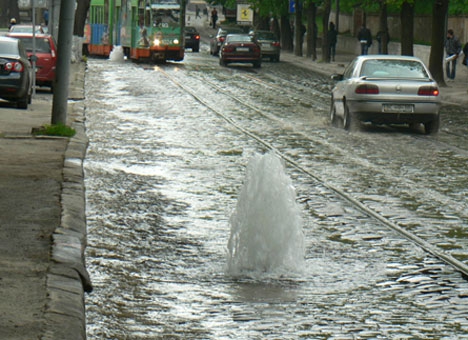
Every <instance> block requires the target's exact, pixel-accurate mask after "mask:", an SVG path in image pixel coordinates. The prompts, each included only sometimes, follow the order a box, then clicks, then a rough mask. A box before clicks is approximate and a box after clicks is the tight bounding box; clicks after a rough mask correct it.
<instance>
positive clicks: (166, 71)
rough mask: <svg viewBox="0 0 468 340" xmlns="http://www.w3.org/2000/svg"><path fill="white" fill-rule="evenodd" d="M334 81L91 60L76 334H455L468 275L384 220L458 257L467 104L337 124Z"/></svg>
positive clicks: (279, 69)
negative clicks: (425, 114)
mask: <svg viewBox="0 0 468 340" xmlns="http://www.w3.org/2000/svg"><path fill="white" fill-rule="evenodd" d="M331 86H332V84H331V82H330V81H329V80H328V79H326V78H324V77H323V76H320V75H317V74H314V73H312V72H311V71H306V70H303V69H300V68H298V67H296V66H294V65H292V64H288V63H286V62H281V63H268V62H265V63H263V64H262V68H261V69H260V70H256V71H253V70H252V69H251V68H250V67H249V66H240V67H235V66H230V67H227V68H222V67H220V66H219V65H218V60H217V59H216V58H214V57H211V56H208V55H206V54H204V53H200V54H190V53H188V54H187V56H186V59H185V61H184V62H183V63H176V64H167V65H160V66H154V65H144V64H133V63H131V62H112V61H109V60H90V61H89V62H88V71H87V74H86V87H85V88H86V128H87V135H88V137H89V140H90V144H89V148H88V151H87V156H86V162H85V177H86V194H87V223H88V247H87V253H86V256H87V258H86V261H87V267H88V270H89V272H90V275H91V279H92V282H93V286H94V291H93V292H92V293H91V294H89V295H87V296H86V309H87V332H88V338H89V339H91V340H94V339H132V340H133V339H389V338H397V339H468V336H467V335H466V334H468V319H467V314H466V311H467V309H468V281H467V280H466V278H464V277H463V276H462V274H461V273H460V272H459V271H457V270H456V269H455V268H454V267H452V266H450V265H447V264H446V263H444V262H442V261H441V260H440V259H439V258H438V257H436V256H434V255H433V254H430V253H428V252H426V251H424V250H423V249H422V248H421V247H420V246H419V245H418V244H416V243H415V242H413V241H411V240H409V239H408V238H407V237H404V236H403V235H401V234H400V233H398V232H397V231H396V230H394V229H392V228H391V227H389V225H390V226H391V225H392V224H396V225H398V226H399V227H401V228H404V229H405V230H407V231H409V232H411V233H414V235H416V236H417V237H419V238H422V239H423V240H425V241H426V242H428V243H429V244H430V245H431V246H433V247H434V248H435V249H437V250H438V251H441V252H444V253H447V254H449V255H450V256H453V258H455V259H457V260H458V261H461V262H463V263H465V262H467V261H468V237H467V236H468V206H467V203H466V196H467V194H468V185H467V181H468V180H467V177H466V168H467V164H468V144H467V142H466V141H467V140H466V138H467V130H468V123H467V120H466V118H467V111H466V110H465V111H463V110H461V109H460V108H457V107H444V108H443V113H444V116H443V118H442V132H441V133H440V134H439V135H438V136H436V137H428V136H425V135H423V134H422V133H421V132H419V131H411V130H409V129H407V128H400V127H397V128H386V127H370V126H365V127H363V129H362V131H361V132H353V133H348V132H346V131H344V130H342V129H338V128H334V127H332V126H331V124H330V122H329V114H328V110H329V100H330V97H329V90H330V88H331ZM271 150H273V151H271ZM356 202H357V203H359V204H356ZM360 205H363V206H365V209H363V208H362V207H361V206H360ZM366 209H369V210H372V211H373V212H375V213H376V214H378V215H379V216H382V219H383V220H385V221H384V222H382V221H379V220H377V219H376V218H373V217H372V216H369V214H368V213H367V212H366ZM386 221H388V222H386Z"/></svg>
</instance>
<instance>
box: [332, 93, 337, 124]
mask: <svg viewBox="0 0 468 340" xmlns="http://www.w3.org/2000/svg"><path fill="white" fill-rule="evenodd" d="M330 120H331V124H332V126H338V117H337V116H336V107H335V103H334V100H333V98H332V99H331V104H330Z"/></svg>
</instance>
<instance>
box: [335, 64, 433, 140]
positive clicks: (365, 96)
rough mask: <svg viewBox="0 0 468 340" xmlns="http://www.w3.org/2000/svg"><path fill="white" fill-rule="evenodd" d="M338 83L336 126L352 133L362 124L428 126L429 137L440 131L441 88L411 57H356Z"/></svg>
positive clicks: (336, 76)
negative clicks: (339, 125) (338, 125)
mask: <svg viewBox="0 0 468 340" xmlns="http://www.w3.org/2000/svg"><path fill="white" fill-rule="evenodd" d="M332 79H334V80H337V83H336V84H335V86H334V88H333V90H332V99H331V108H330V118H331V121H332V124H334V125H337V124H338V122H339V121H341V122H342V123H343V127H344V128H345V129H348V130H353V129H357V128H358V127H359V125H360V123H361V122H370V123H373V124H409V125H410V126H411V127H416V126H417V125H419V124H423V125H424V129H425V132H426V134H432V133H437V132H438V131H439V125H440V116H439V109H440V104H441V99H440V92H439V86H438V85H437V83H436V82H435V81H434V80H433V79H432V76H431V74H430V72H429V70H428V69H427V67H426V66H425V65H424V63H423V62H422V61H421V60H420V59H418V58H416V57H409V56H396V55H393V56H391V55H363V56H359V57H356V58H355V59H354V60H353V61H352V62H351V63H350V64H349V65H348V66H347V67H346V69H345V71H344V73H343V74H334V75H332Z"/></svg>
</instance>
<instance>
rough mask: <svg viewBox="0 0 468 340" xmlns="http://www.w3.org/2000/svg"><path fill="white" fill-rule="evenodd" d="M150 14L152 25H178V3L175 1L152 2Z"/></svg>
mask: <svg viewBox="0 0 468 340" xmlns="http://www.w3.org/2000/svg"><path fill="white" fill-rule="evenodd" d="M151 14H152V23H153V26H154V27H170V26H173V25H178V23H179V20H180V5H179V4H178V3H176V2H161V3H153V4H152V5H151Z"/></svg>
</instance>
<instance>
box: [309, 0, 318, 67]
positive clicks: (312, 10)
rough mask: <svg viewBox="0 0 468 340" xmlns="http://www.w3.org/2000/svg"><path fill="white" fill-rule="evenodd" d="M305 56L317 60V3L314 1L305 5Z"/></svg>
mask: <svg viewBox="0 0 468 340" xmlns="http://www.w3.org/2000/svg"><path fill="white" fill-rule="evenodd" d="M306 57H307V58H310V57H312V60H317V5H316V4H315V2H310V3H309V5H308V6H307V49H306Z"/></svg>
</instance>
